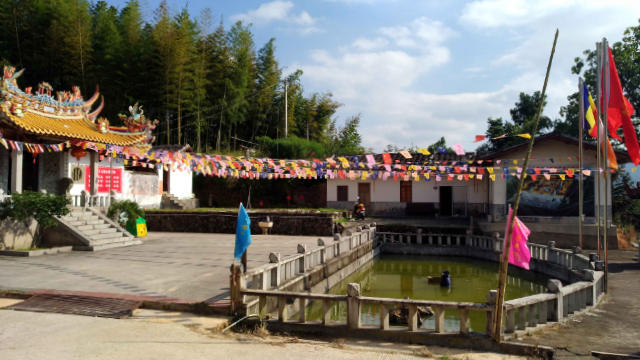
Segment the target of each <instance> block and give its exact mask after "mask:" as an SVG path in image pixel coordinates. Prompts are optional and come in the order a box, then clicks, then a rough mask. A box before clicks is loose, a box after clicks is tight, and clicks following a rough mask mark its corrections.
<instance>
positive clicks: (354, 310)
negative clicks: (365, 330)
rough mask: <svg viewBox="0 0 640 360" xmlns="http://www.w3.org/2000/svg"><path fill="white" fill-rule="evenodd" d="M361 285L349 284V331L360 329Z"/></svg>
mask: <svg viewBox="0 0 640 360" xmlns="http://www.w3.org/2000/svg"><path fill="white" fill-rule="evenodd" d="M359 297H360V284H358V283H349V284H347V326H348V327H349V329H352V330H353V329H358V328H359V327H360V300H359V299H358V298H359Z"/></svg>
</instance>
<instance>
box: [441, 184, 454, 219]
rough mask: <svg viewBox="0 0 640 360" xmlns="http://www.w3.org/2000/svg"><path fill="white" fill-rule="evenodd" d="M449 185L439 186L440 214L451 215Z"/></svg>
mask: <svg viewBox="0 0 640 360" xmlns="http://www.w3.org/2000/svg"><path fill="white" fill-rule="evenodd" d="M451 190H452V189H451V186H440V216H452V215H453V192H452V191H451Z"/></svg>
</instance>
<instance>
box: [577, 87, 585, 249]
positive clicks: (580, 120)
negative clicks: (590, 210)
mask: <svg viewBox="0 0 640 360" xmlns="http://www.w3.org/2000/svg"><path fill="white" fill-rule="evenodd" d="M578 94H579V95H578V96H579V97H580V99H579V104H580V105H579V106H580V108H579V110H578V114H579V115H578V153H579V155H578V167H579V168H580V177H579V179H580V180H579V182H578V185H579V186H578V194H579V195H578V196H579V205H578V241H579V243H580V249H582V214H583V213H584V188H583V184H582V138H583V134H582V132H583V130H582V128H583V127H584V84H583V82H582V78H579V79H578Z"/></svg>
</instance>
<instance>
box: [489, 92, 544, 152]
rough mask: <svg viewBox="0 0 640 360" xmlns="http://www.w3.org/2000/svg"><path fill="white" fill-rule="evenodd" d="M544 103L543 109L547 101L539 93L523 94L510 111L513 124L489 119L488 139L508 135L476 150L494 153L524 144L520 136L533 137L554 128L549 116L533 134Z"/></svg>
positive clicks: (497, 119)
mask: <svg viewBox="0 0 640 360" xmlns="http://www.w3.org/2000/svg"><path fill="white" fill-rule="evenodd" d="M541 101H543V103H542V107H543V109H544V106H545V105H546V100H543V99H542V96H541V94H540V92H539V91H536V92H534V93H533V94H532V95H529V94H526V93H523V92H521V93H520V96H519V98H518V101H517V102H516V103H515V104H514V107H513V108H512V109H511V110H510V113H511V122H509V121H504V120H502V118H495V119H494V118H488V119H487V131H486V132H485V135H486V137H487V138H488V139H493V138H496V137H500V136H503V135H506V137H504V138H501V139H495V140H489V142H488V143H486V144H484V145H482V146H480V147H479V148H478V149H476V151H477V152H494V151H499V150H501V149H504V148H507V147H510V146H514V145H518V144H521V143H524V142H525V141H526V139H524V138H521V137H517V136H515V135H518V134H524V133H527V134H530V135H531V136H537V135H540V134H541V133H543V132H544V131H545V129H549V128H551V127H552V126H553V122H552V121H551V119H550V118H549V117H547V116H541V117H540V123H539V125H538V131H537V132H536V133H535V134H533V133H532V132H533V126H534V121H535V115H536V113H537V111H538V106H539V105H540V102H541Z"/></svg>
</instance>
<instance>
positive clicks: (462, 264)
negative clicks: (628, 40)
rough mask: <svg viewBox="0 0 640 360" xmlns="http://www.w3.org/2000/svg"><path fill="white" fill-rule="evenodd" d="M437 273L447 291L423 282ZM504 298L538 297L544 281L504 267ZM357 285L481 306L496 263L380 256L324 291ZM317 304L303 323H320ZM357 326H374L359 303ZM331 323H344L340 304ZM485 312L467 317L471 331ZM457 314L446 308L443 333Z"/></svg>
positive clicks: (375, 293)
mask: <svg viewBox="0 0 640 360" xmlns="http://www.w3.org/2000/svg"><path fill="white" fill-rule="evenodd" d="M443 270H449V272H450V273H451V288H442V287H440V285H439V284H428V283H427V276H430V275H431V276H439V275H440V274H441V273H442V271H443ZM509 274H510V276H509V278H508V281H507V291H506V296H505V297H506V299H507V300H509V299H514V298H518V297H523V296H528V295H533V294H538V293H541V292H544V291H545V290H546V288H545V287H544V285H543V284H545V281H546V278H545V277H543V276H541V275H537V274H535V273H533V272H529V271H525V270H519V269H515V270H514V269H512V268H510V269H509ZM354 282H355V283H359V284H360V289H361V293H362V295H363V296H372V297H385V298H399V299H402V298H404V297H409V298H410V299H416V300H439V301H468V302H478V303H483V302H486V298H487V293H488V292H489V290H491V289H496V288H497V286H498V263H494V262H490V261H481V260H473V259H469V258H458V257H424V256H421V257H418V256H382V257H380V258H377V259H375V260H374V261H373V262H372V263H370V264H369V265H368V266H365V267H364V268H363V269H361V270H360V271H358V272H356V273H354V274H352V275H350V276H349V277H347V278H345V279H344V280H343V281H341V282H340V283H338V284H337V285H336V286H335V287H333V288H332V289H331V290H330V291H329V293H331V294H340V295H345V294H346V293H347V284H348V283H354ZM321 306H322V305H321V304H319V303H317V304H311V306H310V307H309V308H308V310H307V316H308V318H309V319H314V318H315V319H320V316H321V315H320V314H321ZM361 313H362V318H361V321H362V323H363V324H368V325H379V324H380V316H379V309H378V306H376V305H369V306H367V305H365V306H363V308H362V309H361ZM331 318H332V320H337V321H344V319H346V304H344V303H338V304H336V305H335V306H334V307H333V308H332V310H331ZM485 319H486V312H480V311H472V312H471V313H470V320H471V328H472V331H477V332H483V331H484V326H485ZM459 326H460V322H459V314H458V312H457V311H456V310H446V313H445V330H447V331H457V330H458V329H459ZM422 328H426V329H433V328H434V321H433V319H432V318H428V319H426V320H425V321H424V322H423V324H422Z"/></svg>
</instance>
